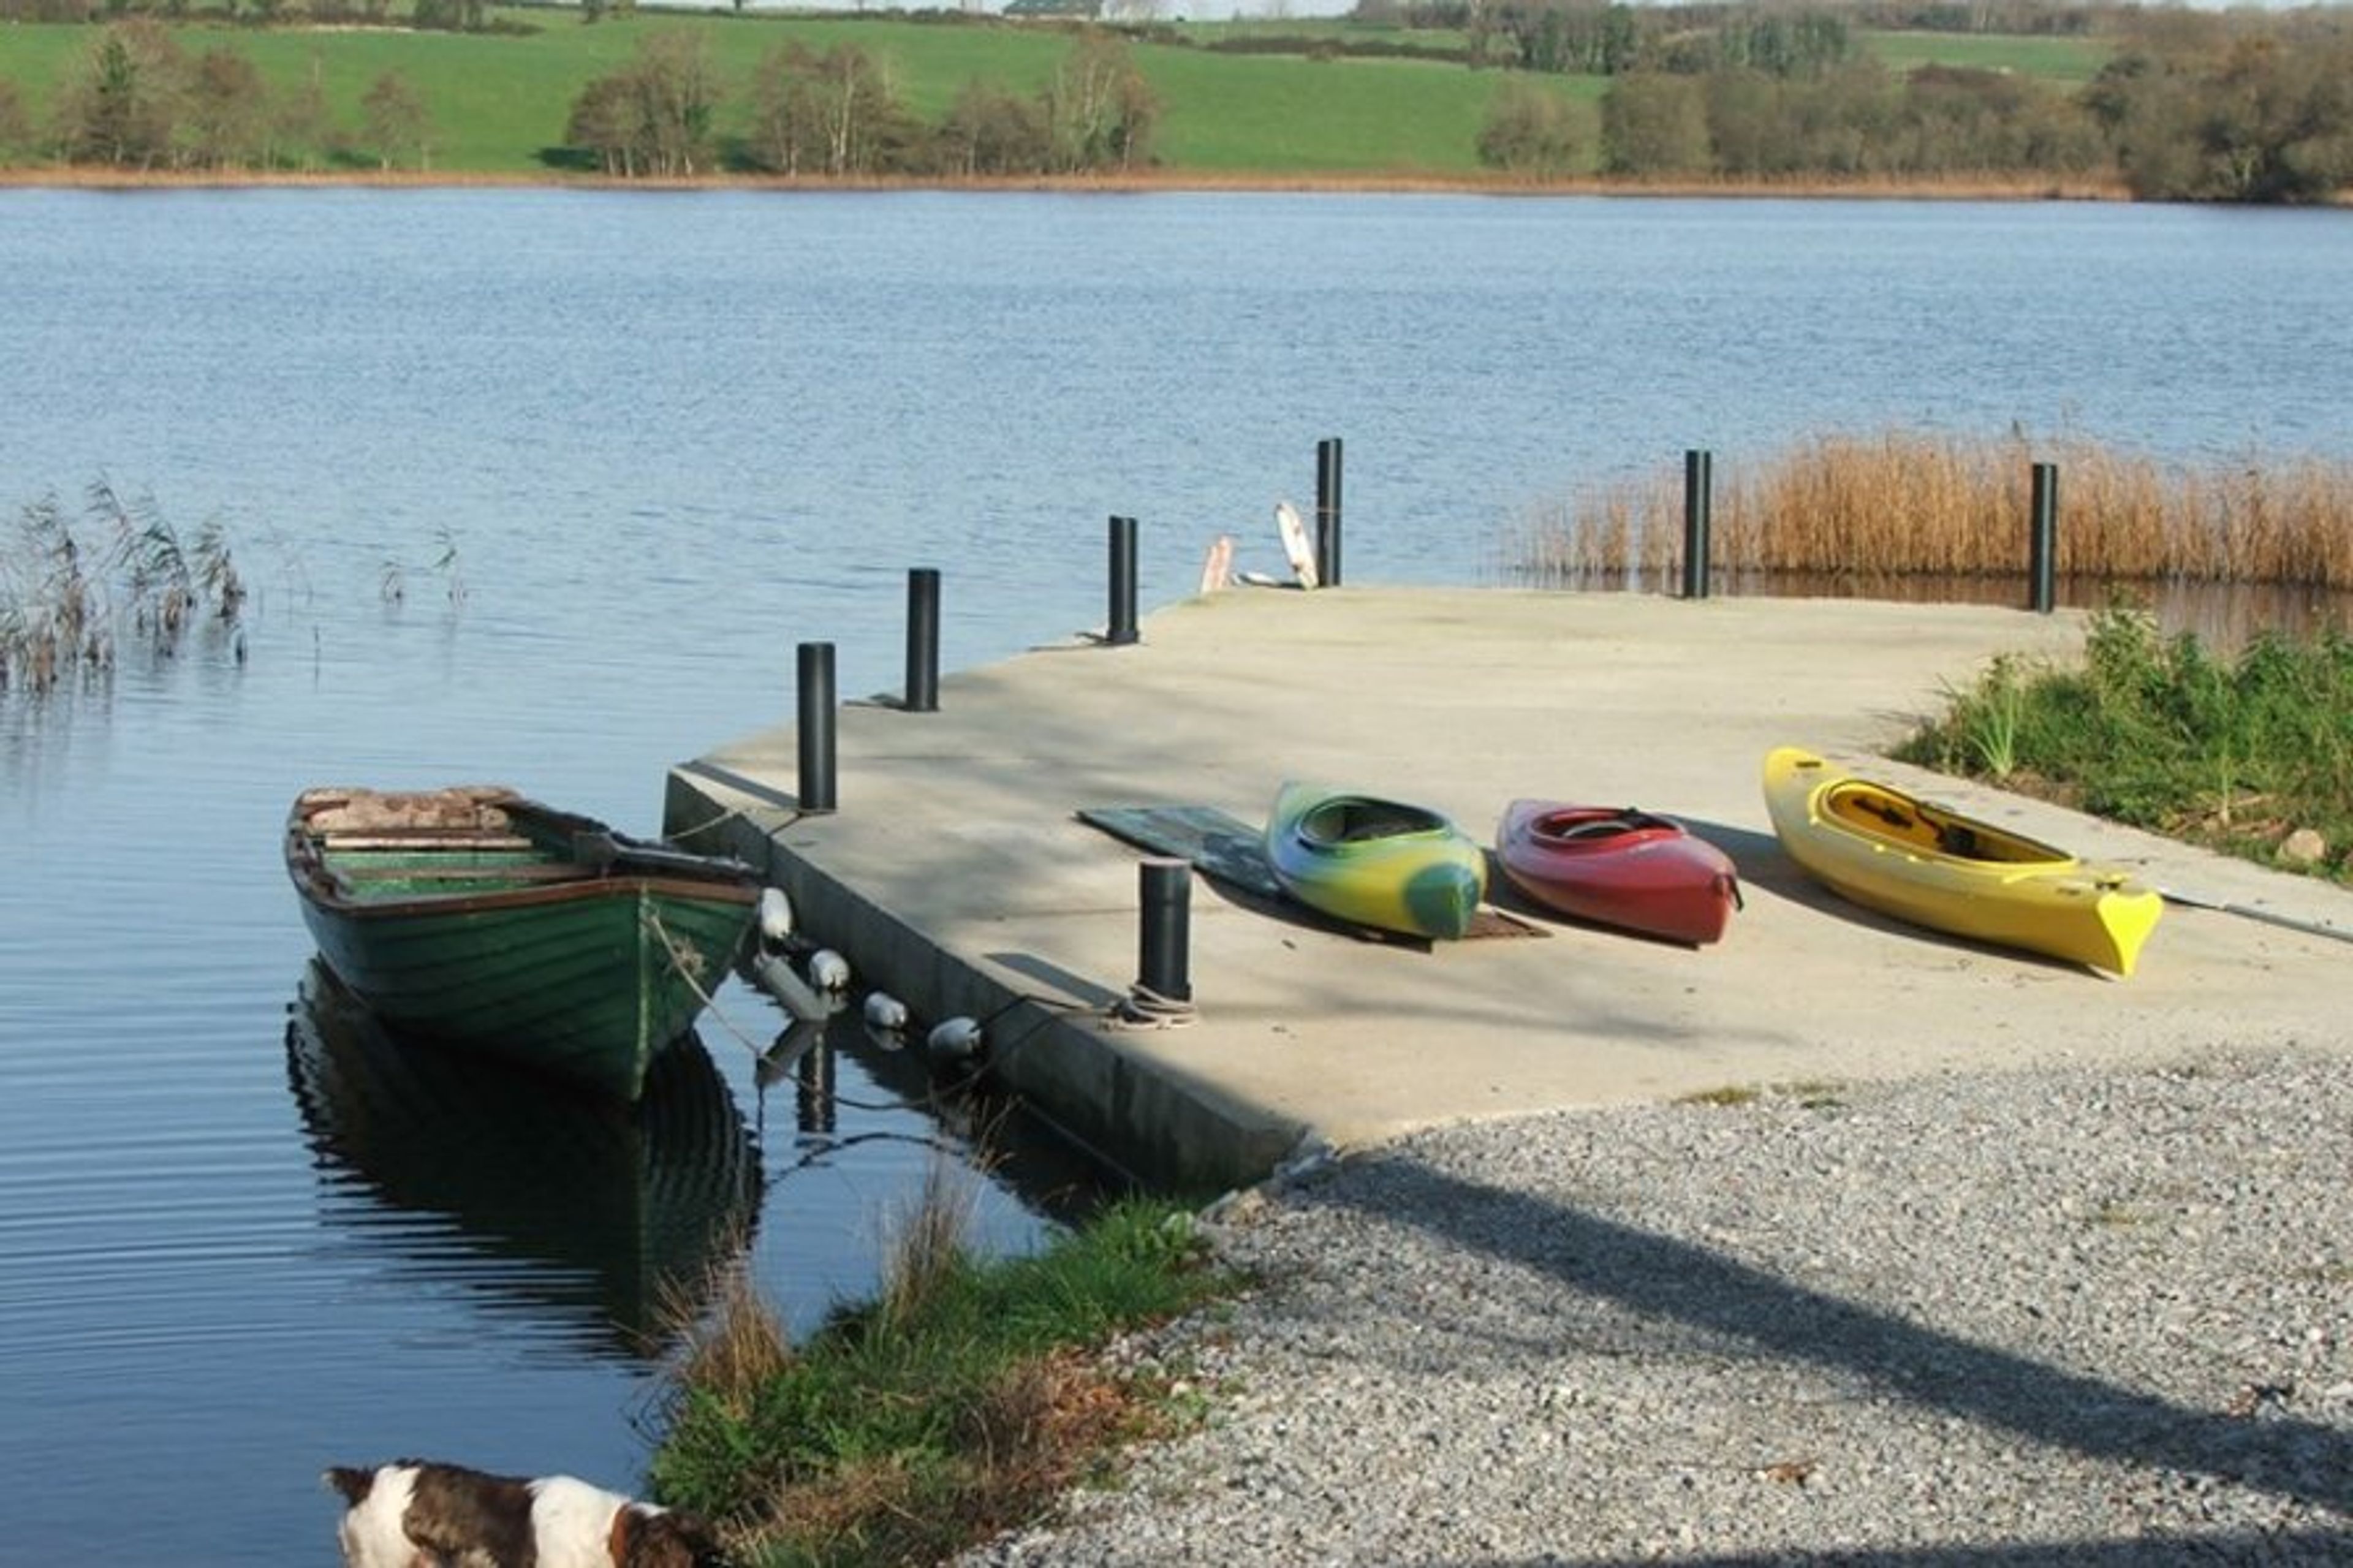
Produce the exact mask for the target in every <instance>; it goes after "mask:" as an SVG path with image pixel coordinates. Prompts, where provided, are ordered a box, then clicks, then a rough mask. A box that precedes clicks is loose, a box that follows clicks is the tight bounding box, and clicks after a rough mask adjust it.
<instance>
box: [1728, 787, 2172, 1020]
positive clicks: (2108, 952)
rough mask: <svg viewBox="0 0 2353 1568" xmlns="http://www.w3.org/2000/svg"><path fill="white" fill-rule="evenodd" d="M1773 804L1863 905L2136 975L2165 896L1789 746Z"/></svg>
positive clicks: (1834, 880) (1800, 859) (1807, 850)
mask: <svg viewBox="0 0 2353 1568" xmlns="http://www.w3.org/2000/svg"><path fill="white" fill-rule="evenodd" d="M1765 809H1766V811H1767V813H1768V814H1769V815H1770V816H1772V818H1773V831H1774V832H1775V833H1776V834H1777V835H1778V836H1779V837H1780V840H1781V847H1783V848H1785V849H1787V850H1788V852H1789V858H1791V859H1792V860H1795V861H1796V862H1797V863H1798V864H1799V866H1801V867H1803V868H1805V869H1806V870H1807V871H1808V872H1809V873H1810V874H1811V875H1812V876H1814V877H1815V878H1817V879H1820V881H1822V882H1823V883H1825V884H1827V885H1828V886H1829V887H1831V888H1832V889H1835V890H1837V891H1838V892H1840V893H1841V894H1843V895H1845V896H1846V897H1847V898H1850V899H1852V900H1854V901H1855V902H1856V903H1858V904H1863V905H1867V906H1868V907H1870V908H1872V909H1874V910H1881V911H1882V912H1883V913H1886V914H1891V915H1894V916H1896V917H1897V918H1898V919H1901V920H1906V921H1912V922H1913V923H1914V924H1915V925H1923V926H1928V927H1931V928H1933V929H1935V930H1937V931H1950V932H1952V933H1953V934H1954V935H1956V936H1965V937H1972V938H1974V939H1976V940H1977V941H1979V942H1995V943H1998V944H2000V945H2001V946H2004V947H2017V948H2024V949H2026V950H2027V951H2029V952H2041V953H2047V954H2049V955H2050V956H2052V957H2053V958H2064V959H2071V960H2073V962H2075V963H2084V964H2089V965H2091V966H2092V967H2093V968H2094V969H2105V970H2109V971H2112V972H2113V973H2117V974H2130V973H2132V972H2133V964H2134V963H2135V962H2136V961H2137V959H2138V958H2139V956H2140V949H2141V943H2142V942H2146V941H2147V939H2148V933H2149V932H2150V931H2153V930H2155V929H2156V926H2157V918H2158V915H2159V914H2161V913H2163V912H2164V909H2165V902H2164V900H2163V898H2162V897H2161V896H2160V895H2159V894H2158V892H2157V891H2156V889H2152V888H2149V887H2147V886H2145V885H2144V884H2142V883H2140V882H2138V881H2136V880H2135V879H2133V877H2132V875H2131V873H2130V872H2127V871H2125V870H2123V869H2121V868H2116V867H2106V866H2092V865H2086V864H2084V862H2083V861H2081V860H2078V859H2076V858H2074V857H2073V855H2070V854H2068V853H2067V852H2066V851H2065V850H2063V849H2059V848H2054V847H2052V846H2051V845H2048V844H2043V843H2041V842H2039V841H2037V840H2035V839H2032V838H2028V837H2025V836H2023V835H2021V834H2017V833H2012V832H2010V830H2009V829H2008V828H2005V827H1997V826H1994V825H1993V824H1991V823H1989V822H1984V821H1980V820H1978V819H1977V818H1975V817H1968V816H1962V815H1960V814H1959V813H1958V812H1956V811H1953V810H1951V809H1950V808H1948V807H1946V806H1941V805H1935V804H1933V803H1931V802H1928V801H1924V800H1921V799H1919V798H1917V797H1916V796H1914V795H1907V794H1905V792H1904V791H1902V790H1899V789H1897V788H1895V787H1894V786H1893V785H1891V784H1880V783H1876V782H1874V781H1873V780H1870V779H1866V778H1860V777H1857V776H1856V775H1854V774H1852V773H1847V772H1846V771H1844V770H1843V769H1841V768H1840V767H1838V766H1837V765H1835V764H1834V763H1828V762H1825V761H1824V760H1823V759H1822V758H1820V757H1818V756H1816V755H1814V754H1813V753H1812V752H1806V751H1801V750H1799V748H1797V747H1795V746H1783V747H1780V748H1779V749H1778V750H1776V751H1774V752H1771V753H1770V754H1769V755H1767V757H1766V759H1765Z"/></svg>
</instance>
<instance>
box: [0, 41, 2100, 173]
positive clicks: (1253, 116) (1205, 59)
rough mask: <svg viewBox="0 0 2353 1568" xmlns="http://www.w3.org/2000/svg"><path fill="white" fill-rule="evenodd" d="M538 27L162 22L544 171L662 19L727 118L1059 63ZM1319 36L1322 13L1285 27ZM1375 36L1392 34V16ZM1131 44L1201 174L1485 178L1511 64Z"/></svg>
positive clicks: (1884, 48)
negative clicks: (783, 100) (405, 112)
mask: <svg viewBox="0 0 2353 1568" xmlns="http://www.w3.org/2000/svg"><path fill="white" fill-rule="evenodd" d="M501 16H504V17H505V18H507V19H509V20H513V21H519V22H521V23H522V24H523V25H524V26H528V27H530V28H532V29H533V31H530V32H528V33H523V34H491V35H481V36H459V35H453V34H443V33H406V32H393V31H369V30H364V29H335V30H318V31H303V30H296V29H291V28H288V29H280V30H260V29H252V28H237V27H222V26H206V25H201V24H183V25H180V26H174V28H173V29H172V34H173V37H174V38H175V39H176V40H177V42H178V43H179V45H180V47H182V48H183V49H184V50H185V51H187V52H188V53H189V54H191V55H196V54H201V53H202V52H204V51H206V50H207V49H210V48H216V47H226V48H232V49H235V50H237V51H239V52H241V53H243V54H245V55H246V56H247V57H248V58H250V59H251V60H252V61H253V62H254V64H255V65H256V66H257V67H259V68H260V70H261V72H262V74H263V76H264V77H265V78H266V79H268V80H269V83H270V85H271V87H272V88H273V89H275V90H278V91H280V92H284V91H287V90H289V89H290V88H291V87H292V86H293V85H294V84H296V83H298V82H300V81H301V80H303V79H306V78H308V77H311V75H313V74H315V76H316V78H317V79H318V81H319V83H320V85H321V87H322V90H323V92H324V94H325V97H326V101H327V103H328V104H329V106H330V108H331V110H332V114H333V115H334V117H335V120H336V121H337V123H338V124H341V125H343V126H346V127H352V128H356V127H357V125H358V124H359V123H360V120H361V114H360V108H359V105H360V100H361V98H362V96H363V95H364V93H365V92H366V91H367V89H368V87H369V85H370V84H371V83H373V82H374V81H375V80H376V79H377V78H379V77H380V76H382V75H383V74H385V72H388V71H393V72H398V73H399V74H400V75H401V76H402V77H404V78H405V79H406V80H407V81H408V82H409V84H410V85H411V86H412V88H414V89H416V90H417V93H418V95H419V96H420V97H421V99H422V100H423V101H424V103H425V106H426V110H427V115H428V116H429V120H430V133H429V142H430V144H431V148H432V153H431V165H432V168H433V170H434V171H435V172H438V173H442V174H479V175H485V176H492V177H509V178H531V177H539V176H543V175H545V174H548V173H549V170H548V166H547V165H546V163H544V162H543V154H544V153H546V152H547V151H548V150H549V149H552V148H554V146H556V145H557V144H558V143H559V142H560V141H561V140H562V137H563V133H564V129H565V121H566V120H567V118H568V117H569V114H570V111H571V107H572V103H573V100H575V98H576V97H577V96H578V94H579V93H580V91H581V89H582V88H583V87H585V86H586V84H587V83H588V82H589V81H591V80H592V79H596V77H598V76H601V75H604V74H607V73H608V72H611V71H613V70H615V69H617V68H619V67H620V66H621V65H622V64H624V63H625V62H626V61H628V59H629V58H630V57H631V55H632V54H633V52H634V51H635V50H636V48H637V47H638V42H639V40H640V39H642V38H643V37H646V36H647V35H648V34H649V33H652V32H655V31H675V30H689V31H692V32H695V33H698V34H700V35H702V37H703V38H704V40H705V43H706V47H707V48H708V50H709V54H710V58H711V59H712V62H713V64H714V65H715V66H716V68H717V69H718V73H719V77H720V79H721V81H722V83H723V89H724V91H725V93H726V95H727V99H728V103H727V111H726V112H723V120H722V129H723V131H732V130H734V129H736V128H737V127H738V126H739V125H740V123H741V121H742V119H743V116H744V111H745V105H746V103H747V101H748V92H747V90H746V85H745V84H746V83H747V82H748V80H749V79H750V77H751V74H752V70H753V68H754V65H755V64H756V63H757V62H758V60H759V59H760V58H761V57H762V56H764V55H765V54H766V53H768V52H769V51H771V50H774V49H777V48H781V47H784V46H785V45H786V43H787V42H796V41H797V42H799V43H801V44H804V45H806V46H807V47H811V48H815V49H819V50H822V49H827V48H831V47H835V46H838V45H843V44H851V45H855V46H857V47H860V48H862V49H864V50H866V51H867V53H868V54H869V55H870V56H871V57H872V58H874V59H875V60H876V61H877V62H878V63H880V64H881V66H882V67H883V68H884V69H885V70H886V71H887V72H888V73H889V75H890V78H891V80H892V85H893V88H894V89H895V90H896V91H897V92H898V94H899V96H900V99H901V100H902V102H903V103H904V105H905V106H906V107H907V108H908V109H909V110H911V111H913V113H914V114H915V115H916V116H918V117H919V118H921V119H923V120H924V121H937V120H938V119H939V118H940V116H941V115H942V114H943V113H944V111H945V110H946V109H947V108H948V106H949V105H950V104H951V103H952V102H954V101H955V97H956V95H957V94H958V93H959V92H960V91H961V90H963V89H964V88H965V86H966V85H967V84H969V83H972V82H975V81H979V82H983V83H987V84H989V85H992V86H996V87H998V88H1002V89H1007V90H1009V91H1011V92H1014V93H1018V94H1021V95H1024V96H1027V95H1029V94H1033V93H1036V92H1037V91H1039V89H1042V88H1043V87H1044V86H1045V85H1046V84H1047V83H1048V82H1049V81H1050V80H1051V79H1052V77H1053V74H1054V71H1055V68H1056V67H1057V66H1058V65H1059V64H1060V61H1061V60H1062V58H1064V56H1065V55H1066V53H1067V52H1068V50H1069V48H1070V35H1069V34H1068V33H1066V32H1064V31H1061V30H1059V29H1056V28H1052V27H1046V26H1013V25H963V24H958V23H953V22H944V21H943V22H917V21H910V20H906V19H904V18H903V17H896V16H893V17H883V16H877V17H873V18H861V17H855V16H805V15H789V14H775V13H763V14H757V15H751V16H738V15H734V14H731V13H702V12H667V13H658V14H649V13H642V12H641V13H639V14H638V15H637V16H632V17H629V18H628V19H622V20H607V21H604V22H599V23H596V24H593V25H591V24H587V23H585V22H583V21H582V20H581V19H580V18H579V15H578V14H577V13H576V12H573V11H570V10H566V9H563V8H555V7H533V8H530V9H525V10H515V11H508V12H504V13H501ZM1274 26H1275V24H1271V23H1268V22H1264V21H1250V22H1234V23H1226V24H1191V25H1188V26H1187V27H1186V28H1185V29H1184V33H1185V36H1187V37H1195V38H1209V37H1219V36H1224V35H1227V34H1230V33H1234V32H1241V33H1245V34H1258V35H1261V36H1263V35H1264V34H1266V33H1267V32H1268V31H1270V30H1271V29H1272V28H1273V27H1274ZM1286 26H1291V27H1292V28H1293V31H1294V32H1295V33H1297V34H1299V35H1302V36H1309V37H1329V36H1332V35H1333V34H1334V33H1335V31H1337V30H1340V29H1341V24H1339V23H1337V22H1336V21H1332V20H1328V19H1327V20H1323V21H1314V22H1302V23H1299V24H1291V25H1286ZM98 36H99V34H98V30H97V29H95V28H92V27H87V26H50V25H41V24H21V25H14V26H5V27H0V79H5V80H7V81H9V82H11V83H13V84H14V85H15V87H16V91H17V93H18V95H19V97H20V98H21V100H22V101H23V102H24V105H25V107H26V112H27V114H28V116H29V117H30V118H32V120H33V121H35V122H36V123H44V122H45V116H47V113H48V112H49V106H50V103H51V100H52V99H53V97H54V95H55V89H56V88H57V85H58V83H60V82H63V81H67V80H70V79H73V78H74V77H75V76H77V75H78V74H79V72H80V70H81V69H82V61H83V59H84V58H85V57H86V55H87V52H88V51H89V49H90V46H91V44H92V43H93V41H94V40H95V39H96V38H97V37H98ZM1373 36H1377V37H1390V38H1394V37H1398V35H1397V34H1395V33H1394V32H1388V33H1377V34H1374V35H1373ZM1865 44H1866V47H1869V48H1871V49H1873V51H1875V52H1877V53H1879V54H1880V55H1881V56H1882V57H1883V58H1887V59H1889V60H1890V61H1891V62H1893V63H1897V64H1900V65H1904V66H1909V65H1912V64H1917V63H1920V62H1921V61H1923V60H1927V59H1936V60H1941V61H1946V62H1947V63H1953V64H1969V65H1985V66H1989V67H1993V66H2005V67H2007V68H2011V69H2016V70H2019V71H2021V72H2024V73H2027V74H2034V75H2052V76H2057V77H2060V78H2062V79H2080V78H2082V77H2084V76H2088V75H2089V74H2090V72H2091V70H2092V69H2094V68H2096V64H2097V61H2098V59H2099V58H2100V57H2101V54H2102V47H2101V46H2099V45H2097V44H2094V43H2085V42H2080V41H2076V40H2050V39H2035V38H1983V37H1932V36H1929V35H1915V34H1879V33H1874V34H1871V35H1868V36H1867V37H1866V39H1865ZM1134 59H1135V62H1136V65H1137V67H1138V68H1139V69H1140V70H1142V72H1143V73H1144V75H1145V79H1147V80H1148V81H1149V82H1150V83H1151V84H1152V87H1153V89H1154V90H1155V92H1156V94H1157V95H1158V97H1159V100H1160V104H1161V118H1160V121H1159V125H1158V129H1157V133H1156V138H1155V153H1156V156H1157V161H1158V163H1160V165H1161V166H1162V167H1163V168H1164V169H1166V170H1169V171H1174V172H1177V173H1181V174H1202V175H1208V176H1232V177H1237V178H1240V177H1249V176H1262V177H1275V178H1313V177H1315V176H1319V175H1332V176H1375V175H1390V176H1398V177H1427V178H1432V179H1440V180H1455V179H1468V178H1474V177H1478V176H1480V175H1481V174H1482V173H1483V171H1482V169H1481V167H1480V164H1479V162H1478V155H1477V150H1476V142H1477V138H1478V133H1479V129H1480V126H1481V124H1482V122H1483V121H1484V120H1485V118H1486V113H1487V106H1488V102H1489V100H1490V99H1491V98H1492V97H1493V94H1494V92H1495V90H1496V89H1497V88H1498V87H1499V86H1500V85H1501V84H1502V83H1503V82H1504V81H1505V80H1506V79H1508V78H1507V77H1506V76H1505V74H1504V73H1502V72H1498V71H1487V70H1481V71H1473V70H1469V69H1466V68H1463V67H1461V66H1458V65H1452V64H1449V63H1447V62H1444V61H1440V60H1426V59H1410V58H1346V57H1340V58H1320V59H1319V58H1309V57H1308V56H1306V55H1303V54H1300V55H1290V54H1225V53H1217V52H1212V51H1209V50H1206V49H1201V48H1195V47H1186V46H1184V45H1180V44H1168V43H1138V44H1136V45H1134ZM1547 81H1548V82H1549V83H1551V84H1553V85H1555V86H1556V89H1557V90H1559V91H1560V92H1562V93H1563V94H1565V95H1567V96H1570V97H1572V98H1577V99H1582V100H1587V101H1593V100H1598V99H1599V97H1600V95H1601V92H1602V90H1603V89H1604V87H1605V86H1606V83H1605V82H1603V81H1602V80H1601V79H1598V78H1584V77H1572V78H1552V79H1547Z"/></svg>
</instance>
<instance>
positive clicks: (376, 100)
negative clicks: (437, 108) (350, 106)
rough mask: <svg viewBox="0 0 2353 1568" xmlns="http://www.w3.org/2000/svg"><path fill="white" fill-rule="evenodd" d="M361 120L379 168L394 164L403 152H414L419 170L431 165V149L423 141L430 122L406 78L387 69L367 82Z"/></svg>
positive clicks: (412, 153)
mask: <svg viewBox="0 0 2353 1568" xmlns="http://www.w3.org/2000/svg"><path fill="white" fill-rule="evenodd" d="M360 119H361V124H362V126H363V127H364V130H363V132H362V134H364V136H365V137H366V138H367V142H368V145H369V146H371V147H373V148H374V149H375V156H376V166H377V167H378V168H380V169H389V168H391V167H393V165H394V163H395V162H396V160H398V159H399V158H401V157H402V156H403V155H405V154H406V155H413V156H414V157H415V158H416V160H417V167H418V168H420V169H423V168H428V167H430V166H431V163H432V155H431V150H430V149H429V148H428V147H427V144H426V135H427V131H428V129H429V126H430V123H431V121H430V119H429V117H428V116H427V114H426V112H425V100H423V99H421V98H419V97H417V89H415V88H414V87H411V86H410V85H409V82H408V79H407V78H406V77H405V76H403V75H401V74H400V73H399V72H398V71H386V72H385V73H384V74H383V75H382V76H380V77H378V78H376V79H375V81H374V82H372V83H370V84H369V86H368V89H367V93H366V95H365V96H364V97H363V98H362V99H361V100H360Z"/></svg>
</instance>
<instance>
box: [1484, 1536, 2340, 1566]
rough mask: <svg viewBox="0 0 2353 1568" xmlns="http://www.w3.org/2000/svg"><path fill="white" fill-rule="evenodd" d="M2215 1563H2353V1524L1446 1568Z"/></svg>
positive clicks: (1491, 1562)
mask: <svg viewBox="0 0 2353 1568" xmlns="http://www.w3.org/2000/svg"><path fill="white" fill-rule="evenodd" d="M1637 1562H1639V1563H1641V1564H1642V1565H1643V1568H1662V1564H1663V1565H1664V1568H2214V1565H2215V1564H2216V1563H2345V1562H2353V1531H2342V1530H2302V1531H2295V1530H2290V1531H2236V1532H2232V1533H2224V1534H2217V1535H2200V1536H2197V1537H2194V1538H2188V1539H2179V1540H2168V1539H2166V1538H2163V1537H2158V1538H2154V1539H2144V1540H2139V1541H2100V1542H2080V1541H2067V1542H2052V1541H2042V1542H2034V1543H2033V1544H2031V1545H2011V1546H1922V1547H1916V1548H1913V1549H1911V1550H1901V1549H1884V1548H1874V1549H1873V1550H1872V1551H1868V1552H1862V1551H1855V1552H1836V1551H1831V1552H1756V1553H1753V1554H1752V1553H1749V1552H1732V1553H1721V1552H1719V1553H1715V1554H1711V1555H1708V1556H1702V1557H1643V1558H1639V1559H1638V1558H1631V1557H1628V1558H1586V1557H1577V1558H1558V1557H1493V1558H1484V1559H1481V1560H1478V1561H1476V1562H1472V1561H1465V1560H1462V1559H1456V1558H1450V1559H1448V1560H1447V1563H1446V1568H1552V1565H1555V1564H1559V1563H1575V1564H1576V1565H1577V1568H1618V1565H1619V1564H1620V1563H1624V1564H1626V1565H1627V1568H1632V1564H1634V1563H1637Z"/></svg>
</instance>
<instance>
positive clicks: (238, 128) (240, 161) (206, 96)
mask: <svg viewBox="0 0 2353 1568" xmlns="http://www.w3.org/2000/svg"><path fill="white" fill-rule="evenodd" d="M179 130H180V138H181V145H182V146H183V147H184V148H185V153H186V159H187V162H189V163H193V164H195V165H196V166H197V167H199V168H215V169H233V168H247V167H250V166H251V165H252V164H254V163H257V162H258V161H259V160H260V158H261V156H262V152H263V149H264V148H265V147H266V146H267V145H268V142H269V89H268V87H267V86H266V85H265V84H264V83H263V81H262V79H261V72H260V71H259V70H258V69H256V68H255V67H254V64H253V62H252V61H251V60H249V59H248V58H245V56H243V55H242V54H239V53H237V51H236V50H234V49H225V48H210V49H206V51H205V52H204V53H203V54H202V55H200V56H198V57H197V58H196V68H195V71H194V73H192V75H191V76H190V78H189V80H188V89H187V111H186V113H185V114H184V115H183V116H182V117H181V121H180V126H179Z"/></svg>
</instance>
